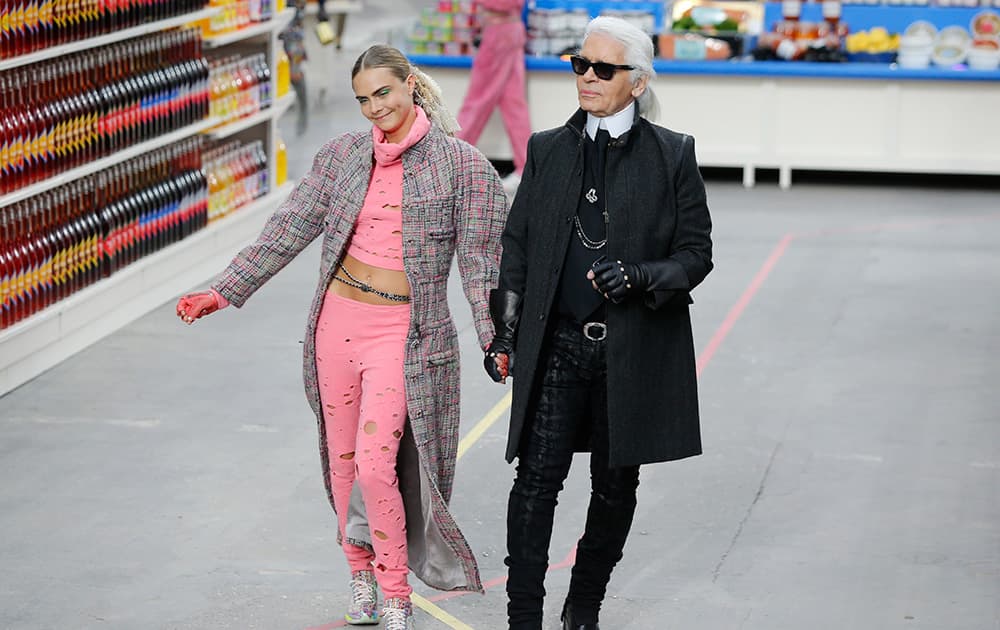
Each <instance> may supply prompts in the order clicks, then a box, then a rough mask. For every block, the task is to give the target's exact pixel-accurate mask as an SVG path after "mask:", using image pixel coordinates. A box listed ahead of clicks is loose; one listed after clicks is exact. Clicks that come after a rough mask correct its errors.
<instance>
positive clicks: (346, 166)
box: [213, 125, 507, 591]
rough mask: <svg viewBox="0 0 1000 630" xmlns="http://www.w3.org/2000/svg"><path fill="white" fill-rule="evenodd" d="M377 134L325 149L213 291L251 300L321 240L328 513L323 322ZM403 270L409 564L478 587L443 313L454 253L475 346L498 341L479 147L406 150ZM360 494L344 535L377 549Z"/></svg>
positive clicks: (496, 205)
mask: <svg viewBox="0 0 1000 630" xmlns="http://www.w3.org/2000/svg"><path fill="white" fill-rule="evenodd" d="M372 155H373V154H372V136H371V132H368V131H366V132H355V133H349V134H345V135H343V136H340V137H338V138H336V139H334V140H332V141H331V142H329V143H328V144H327V145H326V146H324V147H323V148H322V149H320V151H319V153H317V155H316V158H315V160H314V162H313V168H312V171H311V172H310V173H309V174H308V175H306V176H305V177H304V178H303V179H302V180H301V181H300V182H299V184H298V185H297V186H296V187H295V190H294V191H293V192H292V194H291V195H290V196H289V198H288V200H286V201H285V202H284V203H283V204H282V205H281V206H280V207H279V208H278V210H277V211H275V213H274V214H273V215H272V216H271V218H270V219H269V220H268V222H267V224H266V225H265V227H264V230H263V232H262V233H261V235H260V237H259V238H258V239H257V241H256V242H255V243H253V244H251V245H249V246H247V247H246V248H245V249H243V251H241V252H240V253H239V254H238V255H237V256H236V257H235V258H234V259H233V261H232V263H230V265H229V267H228V268H227V269H226V270H225V271H224V272H223V273H222V274H221V276H220V277H219V278H218V279H217V281H216V282H215V284H214V285H213V288H215V289H216V290H217V291H218V292H219V293H221V294H222V295H223V296H225V297H226V299H228V300H229V301H230V302H231V303H232V304H234V305H235V306H242V305H243V303H244V302H246V300H247V299H248V298H249V297H250V295H252V294H253V292H254V291H256V290H257V289H258V288H260V287H261V285H263V284H264V283H265V282H266V281H267V280H268V279H269V278H271V276H273V275H274V274H276V273H277V272H278V271H280V270H281V269H282V268H283V267H284V266H285V265H286V264H288V263H289V262H290V261H291V260H292V259H293V258H294V257H295V256H296V255H297V254H298V253H299V252H301V251H302V250H303V249H304V248H305V247H306V246H307V245H308V244H309V243H310V242H312V241H313V240H314V239H316V238H317V237H319V236H321V235H322V236H323V251H322V260H321V262H320V270H319V283H318V285H317V288H316V295H315V297H314V299H313V303H312V309H311V310H310V312H309V320H308V322H307V325H306V334H305V340H304V342H305V343H304V355H303V377H304V381H305V390H306V397H307V398H308V399H309V404H310V405H311V406H312V408H313V411H314V412H315V414H316V419H317V423H318V426H319V446H320V456H321V459H322V467H323V478H324V481H325V483H326V488H327V494H328V497H329V499H330V503H331V505H332V504H333V498H332V494H331V493H330V476H329V466H328V457H329V455H328V453H327V442H326V435H325V426H324V422H323V413H322V405H321V403H320V393H319V388H318V386H317V377H316V356H315V332H316V321H317V319H318V317H319V313H320V310H321V308H322V306H323V298H324V296H325V294H326V290H327V287H328V285H329V284H330V280H331V279H332V277H333V274H334V271H335V270H336V264H337V262H338V261H339V260H340V259H341V257H342V255H343V253H344V251H345V249H346V246H347V243H348V241H349V239H350V236H351V234H352V231H353V229H354V225H355V223H356V221H357V217H358V214H359V212H360V211H361V206H362V203H363V202H364V199H365V193H366V191H367V189H368V184H369V180H370V177H371V173H372V165H373V162H372ZM402 159H403V171H404V175H403V205H402V213H403V266H404V269H405V272H406V276H407V279H408V280H409V284H410V289H411V319H410V329H409V333H408V343H407V348H406V356H405V359H404V372H405V379H406V404H407V412H408V423H407V429H408V430H407V432H406V435H405V436H404V439H403V442H402V445H401V447H400V454H399V461H398V466H397V468H398V469H399V479H400V489H401V491H402V493H403V500H404V504H405V506H406V512H407V530H408V531H407V534H408V544H409V561H410V567H411V569H412V570H413V571H414V573H415V574H416V575H417V576H418V577H420V579H422V580H423V581H424V582H425V583H427V584H428V585H430V586H433V587H435V588H439V589H442V590H475V591H481V590H482V584H481V583H480V579H479V572H478V569H477V566H476V561H475V557H474V556H473V554H472V551H471V550H470V549H469V545H468V544H467V542H466V540H465V538H464V537H463V536H462V533H461V532H460V531H459V529H458V526H457V525H456V524H455V521H454V520H453V519H452V517H451V514H450V513H449V511H448V505H447V504H448V501H449V499H450V497H451V490H452V482H453V480H454V475H455V460H456V453H457V448H458V428H459V371H458V367H459V357H458V339H457V332H456V330H455V324H454V322H453V321H452V317H451V313H450V311H449V309H448V274H449V272H450V270H451V263H452V259H453V258H454V256H455V254H456V252H457V254H458V266H459V271H460V273H461V276H462V282H463V287H464V290H465V294H466V297H467V298H468V300H469V303H470V304H471V305H472V312H473V317H474V320H475V327H476V333H477V335H478V337H479V343H480V345H481V346H482V347H485V346H486V345H487V344H488V343H489V341H490V340H491V339H492V336H493V324H492V322H491V321H490V317H489V305H488V302H489V298H488V293H489V289H491V288H492V287H493V286H495V285H496V280H497V275H498V267H499V256H500V235H501V232H502V230H503V224H504V220H505V218H506V208H507V206H506V198H505V197H504V193H503V188H502V186H501V184H500V180H499V178H498V177H497V174H496V171H495V170H494V169H493V167H492V166H491V165H490V163H489V162H488V161H487V160H486V158H484V157H483V155H482V154H481V153H479V151H477V150H476V149H475V148H473V147H471V146H470V145H468V144H466V143H465V142H462V141H460V140H457V139H455V138H452V137H450V136H448V135H446V134H445V133H443V132H442V131H441V130H440V128H438V127H437V126H436V125H434V126H432V127H431V130H430V132H428V134H427V135H426V136H425V137H424V138H423V139H422V140H420V141H419V142H417V143H416V144H415V145H413V146H412V147H411V148H410V149H408V150H407V151H406V152H405V153H404V154H403V158H402ZM357 498H358V493H357V488H355V499H354V500H352V510H351V513H350V516H349V520H350V523H349V525H348V533H347V536H348V538H349V539H350V540H351V541H352V542H355V543H358V544H362V545H366V546H370V544H371V540H370V534H369V531H368V527H367V522H366V519H365V518H364V514H363V510H362V509H359V505H360V504H359V501H357Z"/></svg>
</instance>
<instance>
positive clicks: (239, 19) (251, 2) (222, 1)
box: [202, 0, 284, 37]
mask: <svg viewBox="0 0 1000 630" xmlns="http://www.w3.org/2000/svg"><path fill="white" fill-rule="evenodd" d="M209 6H211V7H216V8H218V9H219V11H218V12H217V13H216V14H215V15H213V16H212V17H211V18H210V19H208V20H206V21H205V22H204V23H203V24H202V32H203V34H204V35H205V36H206V37H209V36H213V35H222V34H224V33H231V32H233V31H237V30H239V29H241V28H246V27H247V26H249V25H251V24H254V23H256V22H266V21H268V20H270V19H271V18H272V17H273V16H274V15H275V13H277V12H278V7H277V6H276V3H275V0H211V2H210V3H209ZM282 8H284V7H282Z"/></svg>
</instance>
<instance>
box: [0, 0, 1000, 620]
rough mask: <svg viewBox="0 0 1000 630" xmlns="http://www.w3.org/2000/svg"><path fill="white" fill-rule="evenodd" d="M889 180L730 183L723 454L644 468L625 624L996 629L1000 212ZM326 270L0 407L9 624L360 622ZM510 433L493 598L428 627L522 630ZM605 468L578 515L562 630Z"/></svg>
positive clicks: (476, 464) (473, 355)
mask: <svg viewBox="0 0 1000 630" xmlns="http://www.w3.org/2000/svg"><path fill="white" fill-rule="evenodd" d="M366 4H367V8H366V14H365V15H364V17H358V18H357V19H353V18H355V17H356V16H352V18H349V23H348V38H347V42H346V43H345V48H344V51H343V52H342V53H341V56H340V57H334V59H335V61H334V62H331V63H330V64H329V65H328V66H320V65H319V64H318V63H316V61H314V62H313V63H314V65H313V67H312V68H311V71H312V72H313V73H329V74H328V75H326V74H324V75H323V76H324V77H327V76H328V77H329V78H330V80H331V82H332V81H333V80H335V79H336V77H341V85H342V86H344V87H345V88H346V85H347V84H346V78H344V77H346V76H347V72H348V70H349V65H350V63H351V62H353V58H354V56H355V55H356V54H357V52H358V51H359V50H360V48H361V47H362V46H363V45H364V43H365V41H366V40H365V38H364V33H365V32H366V31H364V30H355V31H352V25H354V26H357V25H358V24H366V23H369V21H368V20H371V21H372V22H371V23H375V21H377V20H378V19H381V17H384V16H385V14H386V12H387V11H388V10H389V7H390V3H389V2H387V1H386V2H369V3H366ZM410 4H414V3H410ZM368 32H371V31H368ZM323 52H325V53H327V54H329V55H334V53H333V50H332V49H325V50H324V51H323ZM567 80H571V79H570V78H569V77H567ZM325 103H326V107H327V108H328V109H327V111H326V112H325V113H324V114H323V115H318V114H316V113H314V115H313V116H312V121H311V124H310V128H309V131H308V133H307V134H306V135H305V136H303V137H301V138H296V136H295V132H294V123H295V121H294V117H295V112H294V111H293V112H292V113H290V114H289V115H288V116H286V117H285V118H284V119H283V120H282V123H281V126H282V130H283V134H284V136H285V138H286V140H288V142H289V158H290V171H291V176H292V177H298V176H299V175H301V173H302V172H303V171H304V169H306V168H308V166H309V164H310V163H311V159H312V154H313V153H314V152H315V149H316V148H318V146H319V145H320V144H321V143H322V142H323V141H324V140H325V139H326V138H327V137H329V136H330V135H331V134H333V133H336V132H339V131H341V130H345V129H350V128H356V127H358V126H360V125H361V124H362V119H361V118H360V115H359V114H358V113H357V110H356V105H355V103H354V102H353V99H352V98H351V96H350V94H346V93H341V92H337V91H335V90H330V91H328V93H327V96H326V101H325ZM893 181H894V182H895V183H894V184H893V185H883V186H880V185H874V184H871V183H864V184H860V185H849V184H834V183H809V182H808V181H801V180H797V183H796V185H795V186H794V187H793V188H792V189H791V190H790V191H779V190H778V189H777V187H776V186H775V185H774V184H773V183H766V182H765V183H761V184H760V185H759V186H758V187H757V188H756V189H753V190H745V189H743V188H742V186H740V185H739V182H738V181H736V178H735V177H733V178H716V179H711V180H709V184H708V192H709V199H710V204H711V207H712V211H713V218H714V221H715V231H714V238H715V243H716V246H715V252H716V265H717V266H716V270H715V271H714V272H713V274H712V275H710V276H709V278H708V280H707V281H706V282H705V284H704V285H703V286H702V287H700V288H699V289H698V290H697V292H696V294H695V300H696V304H695V305H694V308H693V311H692V313H693V317H694V323H695V333H696V342H697V347H698V350H699V352H700V353H701V354H700V356H701V367H702V372H701V400H702V410H703V427H704V442H705V449H706V454H705V455H704V456H703V457H700V458H695V459H692V460H688V461H684V462H678V463H674V464H665V465H659V466H653V467H647V468H646V469H644V470H643V476H642V484H641V487H640V507H639V512H638V515H637V519H636V523H635V526H634V533H633V535H632V537H631V539H630V542H629V546H628V548H627V549H626V558H625V560H624V561H623V563H622V565H621V566H620V569H619V570H618V572H617V573H616V576H615V578H614V580H613V582H612V585H611V589H610V592H609V599H608V601H607V603H606V605H605V613H604V619H605V622H604V624H603V625H604V627H606V628H610V629H612V630H615V629H618V628H636V629H640V630H660V629H661V628H706V629H713V630H714V629H719V630H729V629H731V628H743V629H746V630H793V629H794V630H799V629H801V628H803V627H812V628H817V629H824V630H825V629H830V630H833V629H838V630H840V629H843V628H852V629H857V630H887V629H897V628H898V629H907V630H909V629H914V628H920V629H928V630H940V629H943V628H947V629H949V630H984V629H987V628H997V627H1000V603H998V602H997V599H996V593H997V592H998V591H1000V570H998V567H1000V526H998V523H1000V495H998V490H997V489H998V488H1000V478H998V476H1000V446H998V445H1000V423H998V422H997V419H998V417H997V411H996V410H997V409H1000V393H998V390H997V388H996V387H995V383H996V382H997V381H998V380H1000V365H998V362H997V360H996V357H997V356H1000V336H998V335H997V330H996V322H997V321H1000V251H998V250H997V247H996V243H997V242H998V240H1000V211H998V210H997V203H996V199H997V190H996V187H995V185H993V184H991V183H989V182H987V183H986V184H982V183H981V182H980V183H973V182H968V181H966V182H961V183H959V184H955V182H954V181H952V182H950V183H949V182H947V181H944V180H932V181H931V183H930V184H927V183H926V182H925V183H924V185H920V183H919V182H912V181H910V182H905V183H901V182H899V181H898V180H893ZM317 265H318V250H317V249H316V248H315V247H313V248H310V249H309V250H307V251H306V252H305V253H304V254H303V255H302V256H301V257H300V258H299V259H298V260H296V261H295V262H294V263H293V264H292V265H290V266H289V267H288V268H287V269H286V270H285V271H284V272H283V273H282V274H280V275H279V276H277V277H276V278H275V279H274V280H273V281H271V282H270V283H269V284H268V285H267V286H266V287H264V288H263V289H262V290H261V291H260V292H259V293H258V294H257V295H256V296H254V298H252V299H251V300H250V302H249V303H248V304H247V305H246V307H244V308H243V309H242V310H241V311H235V310H232V311H225V312H223V313H220V314H217V315H215V316H213V317H210V318H207V319H205V320H203V321H201V322H199V323H198V324H196V325H194V326H192V327H187V326H184V325H183V324H181V323H180V322H179V321H178V320H177V319H176V317H175V316H174V314H173V304H172V302H171V303H166V304H163V305H162V307H160V308H159V309H157V310H155V311H153V312H152V313H150V314H149V315H147V316H145V317H143V318H141V319H139V320H138V321H136V322H135V323H133V324H131V325H129V326H127V327H125V328H124V329H122V330H120V331H119V332H117V333H115V334H114V335H112V336H110V337H108V338H106V339H104V340H103V341H101V342H99V343H97V344H95V345H93V346H91V347H90V348H88V349H86V350H85V351H83V352H81V353H79V354H78V355H76V356H74V357H72V358H71V359H69V360H67V361H65V362H63V363H62V364H60V365H59V366H57V367H56V368H54V369H52V370H50V371H48V372H46V373H45V374H43V375H41V376H39V377H38V378H36V379H34V380H33V381H31V382H29V383H27V384H26V385H24V386H22V387H20V388H18V389H17V390H15V391H13V392H11V393H9V394H7V395H5V396H3V397H0V478H3V479H4V482H3V484H2V485H0V628H4V629H8V628H9V629H11V630H36V629H47V628H57V627H67V626H72V627H74V628H81V629H84V630H90V629H94V630H97V629H101V630H107V629H114V630H134V629H136V628H153V629H162V630H167V629H171V630H173V629H185V630H204V629H207V628H212V629H213V630H214V629H230V628H231V629H237V628H239V629H241V630H246V629H260V630H286V629H294V630H306V629H310V630H319V629H324V630H325V629H327V628H333V627H339V626H338V625H337V620H338V619H339V618H340V617H341V615H342V611H343V608H344V606H345V604H346V601H347V598H346V590H345V587H346V579H347V568H346V566H345V565H344V563H343V560H342V558H341V554H340V552H339V550H338V549H337V548H336V543H335V524H334V521H333V518H332V513H331V512H330V510H329V507H328V506H327V504H326V502H325V499H324V496H323V488H322V481H321V477H320V474H319V468H318V457H317V453H316V437H315V429H314V421H313V419H312V416H311V412H310V410H309V408H308V406H307V404H306V403H305V399H304V397H303V395H302V387H301V378H300V369H301V363H300V351H301V345H300V342H301V335H302V330H303V327H304V321H305V316H306V313H307V310H308V304H309V300H310V299H311V297H312V292H313V289H314V286H313V283H314V279H315V269H316V267H317ZM456 275H457V274H456ZM449 297H450V302H451V304H452V307H453V309H454V311H455V315H456V319H457V322H458V324H459V330H460V337H461V342H462V368H463V392H462V393H463V401H462V405H463V407H462V414H463V434H466V435H468V434H469V432H470V430H471V429H472V427H473V426H474V425H476V423H477V422H479V420H480V419H481V418H483V417H484V416H486V415H487V414H488V413H489V412H490V410H491V409H493V408H494V407H495V405H496V404H497V403H498V402H499V401H501V399H502V397H503V395H504V393H505V392H506V389H505V388H503V387H501V386H498V385H495V384H493V383H492V382H490V381H489V380H488V379H487V377H486V376H485V375H484V374H483V373H482V368H481V360H480V355H479V352H478V349H477V348H476V342H475V339H474V334H473V331H472V328H471V321H470V316H469V313H468V307H467V306H465V302H464V298H463V296H462V294H461V291H460V288H459V287H458V284H457V278H456V277H453V278H452V287H451V291H450V295H449ZM504 432H505V417H503V416H501V417H500V419H499V420H498V421H497V422H496V423H495V424H493V425H491V426H490V427H489V428H487V429H486V431H485V432H484V433H483V434H482V437H480V438H478V440H476V441H475V442H472V443H470V445H469V450H468V451H467V454H466V455H465V456H464V457H463V458H462V460H461V461H460V462H459V469H458V475H457V479H456V490H455V498H454V500H453V508H454V512H455V515H456V518H457V520H458V521H459V523H460V524H461V525H462V526H463V528H464V530H465V532H466V534H467V536H468V537H469V539H470V542H471V544H472V546H473V549H474V550H475V551H476V552H477V554H478V558H479V561H480V567H481V570H482V573H483V576H484V579H485V580H486V581H487V583H488V584H490V585H491V588H490V590H489V591H488V592H487V594H486V595H485V596H479V595H462V596H458V597H453V598H447V599H437V598H438V597H440V594H438V593H435V592H433V591H431V590H430V589H427V588H425V587H423V586H418V592H419V593H420V594H421V595H422V596H423V597H425V598H428V599H432V600H433V601H434V602H435V606H436V607H438V608H440V609H441V610H443V611H445V612H446V613H447V614H448V615H450V616H451V617H452V618H454V619H457V620H459V621H460V622H461V623H462V624H464V625H456V624H455V622H448V623H446V622H443V621H441V620H440V619H439V618H435V617H434V616H433V615H432V614H431V613H429V612H427V610H426V609H425V610H422V611H421V612H419V613H418V624H419V625H418V627H419V628H421V629H434V628H448V627H471V628H476V629H477V630H495V629H500V628H502V627H504V625H503V623H504V622H503V620H504V614H503V606H504V597H503V591H502V588H503V587H502V584H500V580H502V576H503V574H504V568H503V564H502V558H503V510H504V507H505V499H504V496H505V494H506V491H507V489H508V486H509V483H510V479H511V477H512V474H513V469H512V468H511V467H509V466H507V465H506V464H504V463H503V459H502V450H503V444H504V439H505V435H504ZM585 463H586V462H585V460H584V459H582V458H581V459H580V460H579V461H578V462H577V465H576V468H575V469H574V473H573V476H572V477H571V479H570V481H569V482H568V484H567V490H566V491H565V492H564V493H563V495H562V501H561V503H560V510H559V512H558V514H557V527H556V535H555V540H554V543H553V547H552V558H551V561H552V563H553V565H555V566H554V567H553V570H552V572H551V574H550V578H551V579H550V580H549V583H548V588H549V593H550V597H549V598H548V600H547V620H548V623H549V627H555V624H556V620H557V618H558V610H559V608H560V605H561V599H562V597H563V595H564V594H565V590H566V585H567V582H568V576H569V573H568V570H567V568H566V566H567V560H568V558H569V556H570V554H571V551H572V547H573V542H574V540H575V538H576V536H578V534H579V532H580V529H581V524H582V519H583V516H584V513H585V508H586V500H587V496H586V495H587V493H586V490H585V488H586V481H587V479H586V470H585ZM432 612H433V609H432Z"/></svg>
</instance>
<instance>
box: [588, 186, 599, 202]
mask: <svg viewBox="0 0 1000 630" xmlns="http://www.w3.org/2000/svg"><path fill="white" fill-rule="evenodd" d="M587 201H589V202H590V203H597V191H596V190H594V189H593V188H591V189H590V190H588V191H587Z"/></svg>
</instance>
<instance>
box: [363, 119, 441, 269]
mask: <svg viewBox="0 0 1000 630" xmlns="http://www.w3.org/2000/svg"><path fill="white" fill-rule="evenodd" d="M414 109H415V110H416V114H417V117H416V119H415V120H414V121H413V124H412V125H411V126H410V131H409V133H408V134H407V135H406V137H405V138H403V141H402V142H400V143H398V144H397V143H394V142H389V141H387V140H386V137H385V132H384V131H382V130H381V129H379V128H378V127H376V126H372V141H373V142H372V144H373V148H374V151H375V168H374V170H373V171H372V178H371V182H370V183H369V184H368V193H367V194H366V195H365V202H364V205H362V206H361V213H360V214H359V215H358V223H357V225H356V226H355V228H354V236H353V237H352V238H351V244H350V246H349V247H348V248H347V253H348V254H350V255H351V256H353V257H354V258H357V259H358V260H360V261H361V262H363V263H365V264H368V265H371V266H373V267H379V268H381V269H392V270H394V271H402V270H403V214H402V212H400V208H401V206H402V204H403V160H402V156H403V152H405V151H406V150H407V149H409V148H410V147H412V146H413V145H414V144H416V143H417V142H419V141H420V140H421V139H422V138H423V137H424V136H426V135H427V132H428V131H430V128H431V123H430V120H428V119H427V114H426V113H424V110H423V109H421V108H420V107H418V106H416V105H414Z"/></svg>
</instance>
